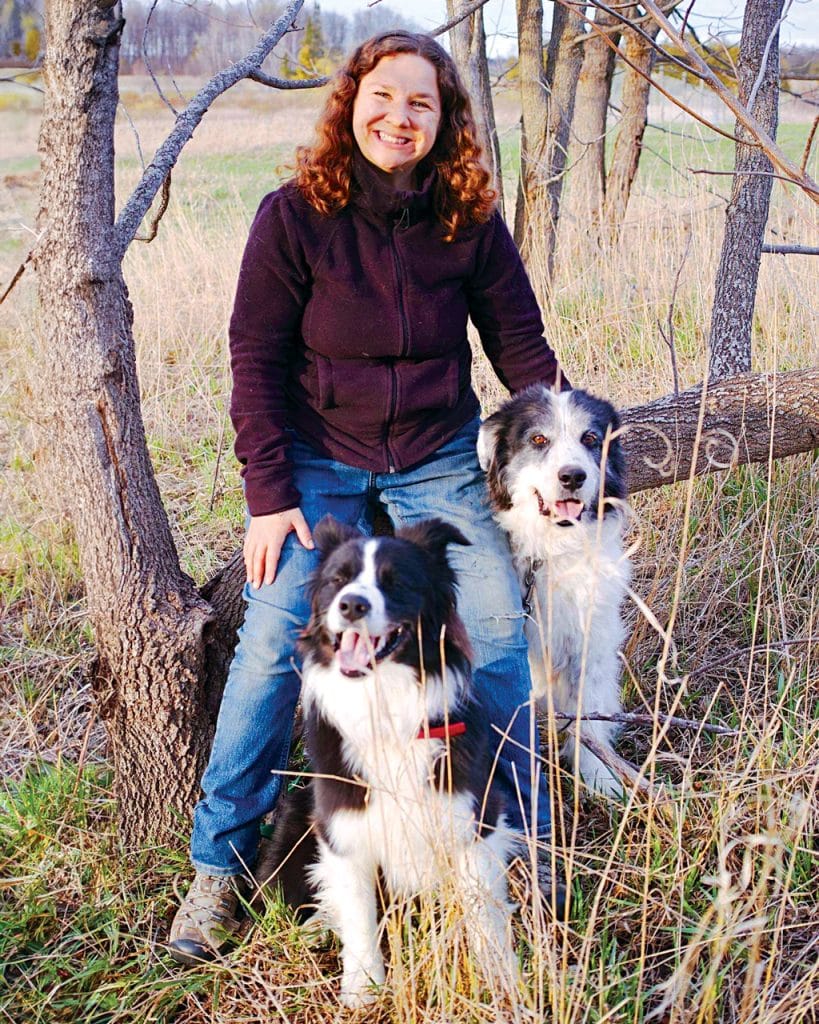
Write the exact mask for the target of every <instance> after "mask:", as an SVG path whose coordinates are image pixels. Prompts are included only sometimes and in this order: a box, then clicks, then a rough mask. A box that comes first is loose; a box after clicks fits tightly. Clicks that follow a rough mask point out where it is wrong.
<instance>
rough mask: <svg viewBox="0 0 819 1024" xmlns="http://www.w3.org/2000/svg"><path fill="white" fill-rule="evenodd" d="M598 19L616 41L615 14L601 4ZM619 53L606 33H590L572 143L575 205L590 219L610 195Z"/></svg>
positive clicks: (598, 213) (597, 214) (579, 213)
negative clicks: (609, 137) (610, 125)
mask: <svg viewBox="0 0 819 1024" xmlns="http://www.w3.org/2000/svg"><path fill="white" fill-rule="evenodd" d="M594 23H595V25H597V26H598V27H599V28H601V29H606V30H609V31H608V37H609V39H611V40H612V42H614V43H615V44H616V43H617V42H618V41H619V38H620V33H619V31H614V32H612V31H610V30H611V29H612V28H613V27H614V26H616V25H619V24H620V23H619V21H618V19H617V18H616V17H615V16H614V15H613V14H609V13H608V12H606V11H604V10H603V9H602V8H600V7H598V9H597V10H596V11H595V15H594ZM615 57H616V54H615V52H614V49H613V47H611V46H609V44H608V43H607V41H606V39H605V38H604V37H603V36H601V35H598V34H597V33H596V32H593V31H592V32H590V33H589V35H588V37H587V38H586V41H585V43H584V44H583V64H582V66H581V68H580V77H579V79H578V82H577V98H576V100H575V106H574V118H573V119H572V136H573V139H572V144H571V146H570V147H569V163H570V166H571V168H572V170H571V177H570V179H569V180H570V184H571V193H570V198H571V203H572V208H573V210H574V212H575V213H576V215H577V216H578V217H580V218H581V220H582V221H583V222H586V223H588V222H597V221H599V220H600V217H601V213H602V209H603V202H604V200H605V197H606V122H607V118H608V109H609V98H610V96H611V80H612V76H613V75H614V60H615Z"/></svg>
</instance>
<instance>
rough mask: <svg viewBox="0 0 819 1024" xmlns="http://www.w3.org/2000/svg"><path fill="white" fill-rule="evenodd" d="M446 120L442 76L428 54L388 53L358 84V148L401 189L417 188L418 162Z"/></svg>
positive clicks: (355, 127)
mask: <svg viewBox="0 0 819 1024" xmlns="http://www.w3.org/2000/svg"><path fill="white" fill-rule="evenodd" d="M440 121H441V97H440V94H439V92H438V75H437V74H436V71H435V68H434V66H433V65H432V64H430V62H429V61H428V60H427V59H426V58H425V57H419V56H418V55H417V54H415V53H397V54H395V55H394V56H392V57H382V58H381V60H380V61H379V62H378V63H377V64H376V66H375V67H374V68H373V69H372V71H370V73H369V74H367V75H364V77H363V78H362V79H361V80H360V81H359V83H358V92H357V93H356V97H355V100H354V101H353V135H354V136H355V140H356V142H357V143H358V148H359V149H360V150H361V152H362V153H363V154H364V156H365V157H366V158H367V160H369V161H370V163H371V164H375V166H376V167H379V168H380V169H381V170H382V171H386V172H387V173H388V174H391V175H392V176H393V183H394V184H395V187H396V189H408V188H411V187H412V183H413V181H412V175H413V171H414V170H415V168H416V166H417V165H418V163H419V162H420V161H421V160H423V159H424V157H425V156H426V155H427V153H429V151H430V150H431V149H432V147H433V145H434V144H435V137H436V135H437V134H438V125H439V124H440Z"/></svg>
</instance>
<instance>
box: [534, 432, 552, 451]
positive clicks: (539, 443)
mask: <svg viewBox="0 0 819 1024" xmlns="http://www.w3.org/2000/svg"><path fill="white" fill-rule="evenodd" d="M529 440H530V441H531V443H532V444H533V445H534V446H535V448H543V447H544V446H545V445H547V444H548V443H549V441H548V439H547V438H546V437H544V436H543V434H532V436H531V437H530V438H529Z"/></svg>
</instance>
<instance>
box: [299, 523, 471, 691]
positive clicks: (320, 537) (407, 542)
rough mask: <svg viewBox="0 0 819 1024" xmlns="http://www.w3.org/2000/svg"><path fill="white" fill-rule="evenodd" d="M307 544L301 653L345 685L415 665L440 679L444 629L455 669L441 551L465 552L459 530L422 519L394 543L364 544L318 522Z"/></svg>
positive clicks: (458, 659) (448, 576) (458, 633)
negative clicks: (313, 553)
mask: <svg viewBox="0 0 819 1024" xmlns="http://www.w3.org/2000/svg"><path fill="white" fill-rule="evenodd" d="M313 538H314V540H315V542H316V546H317V547H318V549H319V552H320V554H321V562H320V563H319V567H318V569H317V570H316V572H315V573H314V574H313V576H312V577H311V579H310V584H309V587H310V597H311V616H310V622H309V623H308V625H307V628H306V629H305V631H304V634H303V635H302V641H301V645H302V647H303V649H305V651H306V652H307V653H309V654H310V656H311V657H312V658H313V659H314V660H315V661H317V662H318V663H320V664H322V665H325V666H330V665H333V664H335V666H336V667H337V668H338V669H339V671H340V672H341V673H342V674H343V675H345V676H348V677H351V678H355V677H359V676H365V675H367V674H368V673H370V672H372V671H373V669H374V668H375V667H376V666H377V665H378V664H379V663H381V662H384V661H387V660H392V661H397V662H400V663H402V664H406V665H412V666H416V667H418V666H419V665H420V664H421V662H423V666H424V668H425V670H426V671H427V672H429V673H431V674H440V670H441V654H440V636H441V627H442V626H446V634H445V643H446V651H447V654H446V657H447V659H448V664H449V666H450V667H452V668H458V669H460V668H462V663H463V662H464V661H465V660H466V659H468V657H469V647H468V642H467V640H466V634H465V632H464V629H463V625H462V623H461V621H460V619H459V618H458V615H457V612H456V610H455V601H456V592H455V574H454V572H453V570H452V568H451V566H450V564H449V562H448V560H447V555H446V549H447V545H448V544H469V541H468V540H467V539H466V538H465V537H464V536H463V534H462V533H461V532H460V530H458V529H456V528H455V527H454V526H450V525H449V524H448V523H445V522H443V521H442V520H440V519H429V520H426V521H425V522H422V523H418V524H417V525H415V526H410V527H406V528H404V529H402V530H399V531H398V532H397V534H396V535H395V537H365V536H364V535H363V534H361V533H359V532H358V530H355V529H353V528H352V527H350V526H345V525H343V524H342V523H339V522H337V521H336V520H335V519H333V518H332V517H331V516H325V518H324V519H322V520H321V522H320V523H319V524H318V525H317V526H316V528H315V530H314V531H313ZM419 632H420V642H421V649H420V650H419ZM450 658H451V659H453V661H450V660H449V659H450ZM453 662H455V663H453Z"/></svg>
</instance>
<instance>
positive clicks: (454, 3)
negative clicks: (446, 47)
mask: <svg viewBox="0 0 819 1024" xmlns="http://www.w3.org/2000/svg"><path fill="white" fill-rule="evenodd" d="M469 4H470V0H446V12H447V17H448V18H454V17H457V16H458V15H459V14H460V13H461V11H462V10H463V9H464V8H466V7H468V6H469ZM449 44H450V46H451V48H452V56H453V58H454V60H455V63H456V64H457V65H458V69H459V71H460V72H461V75H462V77H463V79H464V82H465V83H466V87H467V89H468V90H469V94H470V96H471V97H472V109H473V112H474V114H475V120H476V121H477V124H478V130H479V132H480V136H481V139H480V141H481V145H482V146H483V148H484V152H485V153H486V155H487V158H488V160H489V163H490V164H491V166H492V173H493V175H494V178H495V188H496V189H497V190H498V201H499V205H500V208H501V212H503V205H504V204H503V175H502V174H501V152H500V141H499V140H498V130H497V127H496V125H495V108H494V106H493V104H492V89H491V86H490V82H489V67H488V65H487V61H486V33H485V32H484V27H483V9H482V8H481V9H479V10H477V11H475V12H474V13H473V14H470V15H469V16H468V17H466V18H464V19H463V20H462V21H459V22H458V24H457V25H454V26H453V27H452V28H451V29H450V30H449Z"/></svg>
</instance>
